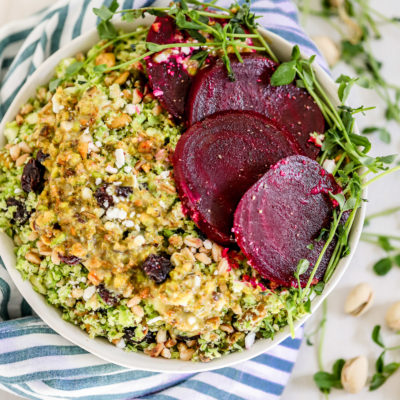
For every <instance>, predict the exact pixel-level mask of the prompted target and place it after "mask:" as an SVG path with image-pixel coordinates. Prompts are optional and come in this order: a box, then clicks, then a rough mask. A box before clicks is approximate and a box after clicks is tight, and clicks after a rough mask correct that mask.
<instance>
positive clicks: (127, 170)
mask: <svg viewBox="0 0 400 400" xmlns="http://www.w3.org/2000/svg"><path fill="white" fill-rule="evenodd" d="M124 171H125V172H126V173H127V174H129V173H131V172H132V167H131V166H130V165H126V166H125V167H124Z"/></svg>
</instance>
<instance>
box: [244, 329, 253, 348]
mask: <svg viewBox="0 0 400 400" xmlns="http://www.w3.org/2000/svg"><path fill="white" fill-rule="evenodd" d="M255 340H256V333H255V332H250V333H248V334H247V335H246V337H245V339H244V346H245V347H246V349H247V350H248V349H250V347H251V346H253V344H254V341H255Z"/></svg>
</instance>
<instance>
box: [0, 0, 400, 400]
mask: <svg viewBox="0 0 400 400" xmlns="http://www.w3.org/2000/svg"><path fill="white" fill-rule="evenodd" d="M52 3H53V1H51V0H0V26H3V24H5V23H6V22H9V21H12V20H16V19H20V18H24V17H25V16H27V15H29V14H31V13H33V12H35V11H37V10H39V9H41V8H42V7H45V6H46V5H49V4H52ZM372 5H373V6H374V7H376V8H377V9H379V10H380V11H381V12H383V13H386V15H392V16H394V15H397V16H400V2H399V1H398V0H381V1H379V0H372ZM307 29H308V31H309V32H310V33H311V34H321V30H323V32H325V33H326V32H327V30H326V28H325V26H323V27H322V25H321V24H319V23H315V22H314V20H309V21H308V27H307ZM382 32H383V33H384V37H385V39H384V40H383V41H381V42H380V43H379V44H378V45H377V46H375V48H374V53H375V54H376V55H377V56H378V57H379V58H380V59H382V60H383V61H384V69H383V72H384V74H385V76H387V77H390V79H391V80H392V82H393V83H395V84H397V85H400V75H399V71H400V52H399V43H398V40H399V39H398V38H399V35H400V26H398V27H394V26H385V27H384V28H382ZM341 72H343V73H349V71H348V70H347V69H346V68H345V67H344V66H339V67H338V68H337V69H335V71H334V75H335V77H336V76H338V75H339V74H340V73H341ZM351 103H352V104H353V105H361V104H362V105H365V106H371V105H376V106H378V109H377V110H376V111H372V112H369V113H368V115H367V116H366V117H361V118H360V122H359V124H360V126H366V125H378V124H382V125H386V126H387V127H388V128H389V129H390V131H391V132H392V136H393V142H392V144H391V145H389V146H388V145H384V144H382V143H380V142H379V141H375V140H374V153H375V154H389V153H390V154H391V153H399V152H400V128H399V127H398V126H396V125H395V124H393V123H389V124H387V123H385V120H384V119H383V117H382V112H381V111H382V109H381V107H382V104H381V102H380V101H379V100H377V99H376V97H375V96H374V94H373V93H371V92H369V91H366V90H363V89H358V90H356V91H355V93H354V94H353V96H352V98H351ZM399 183H400V176H399V175H397V176H390V177H388V178H386V179H384V180H382V181H380V182H377V183H376V184H375V185H374V186H373V187H371V189H370V195H369V202H370V204H369V209H368V212H369V213H373V212H376V211H380V210H382V209H385V208H388V207H393V206H397V205H400V204H399V200H398V199H399V198H400V185H399ZM369 230H370V231H374V232H392V233H396V232H397V234H398V232H399V231H400V214H399V215H395V216H392V217H389V218H383V219H378V220H376V221H375V222H374V223H373V224H372V225H371V227H369ZM383 255H384V254H383V253H382V251H380V250H379V249H377V248H374V247H373V246H370V245H366V244H364V243H361V244H360V246H359V247H358V249H357V251H356V254H355V256H354V259H353V262H352V265H351V267H350V268H349V270H348V272H347V273H346V275H345V276H344V278H343V280H342V282H341V283H340V284H339V286H338V288H337V289H336V290H335V291H334V293H333V294H332V295H331V296H330V297H329V299H328V310H329V311H328V323H327V335H326V342H325V346H324V352H323V353H324V362H325V365H326V368H329V369H330V368H331V366H332V363H333V362H334V360H336V359H337V358H349V357H354V356H356V355H359V354H365V355H366V356H367V357H368V358H369V360H370V363H371V366H370V372H371V373H372V372H373V366H372V363H373V362H374V361H375V359H376V357H377V356H378V355H379V349H378V348H377V347H376V346H375V345H374V344H373V343H372V341H371V339H370V334H371V331H372V328H373V326H374V325H375V324H383V323H384V320H383V316H384V312H385V310H386V308H387V306H388V305H389V304H390V303H391V302H393V301H398V300H400V292H399V289H398V288H399V284H400V269H398V268H395V269H394V270H393V271H391V272H390V274H389V275H388V276H386V277H383V278H380V277H376V276H375V275H374V274H373V272H372V265H373V263H374V262H375V261H376V260H377V259H378V258H379V257H381V256H383ZM362 281H366V282H369V283H370V284H371V285H372V286H373V287H374V288H375V290H376V301H375V305H374V307H373V308H372V309H371V310H370V311H369V312H368V313H367V314H366V315H364V316H362V317H360V318H359V319H355V318H353V317H349V316H346V315H345V314H344V313H343V311H342V309H343V303H344V298H345V296H346V294H347V292H348V291H349V289H350V288H351V287H352V286H354V285H355V284H357V283H359V282H362ZM318 317H319V313H317V314H316V315H315V316H314V317H313V318H312V319H311V321H310V322H309V324H308V326H307V327H306V331H311V330H312V326H313V325H315V323H316V322H317V321H318ZM384 334H386V336H388V338H391V339H395V338H394V335H393V334H390V333H389V332H387V331H386V330H384ZM397 342H400V340H399V339H398V337H397ZM393 357H394V358H395V359H396V360H397V361H400V352H397V354H393ZM316 371H317V362H316V349H315V347H309V346H307V345H306V344H305V343H303V345H302V348H301V350H300V354H299V357H298V362H297V364H296V366H295V369H294V373H293V376H292V378H291V381H290V383H289V385H288V387H287V388H286V389H285V392H284V394H283V397H282V400H313V399H319V398H321V396H320V394H319V392H318V390H317V389H316V387H315V385H314V383H313V381H312V375H313V374H314V373H315V372H316ZM18 398H19V397H16V396H13V395H10V394H8V393H5V392H1V391H0V399H1V400H15V399H18ZM330 399H331V400H347V399H349V400H350V399H354V400H361V399H362V400H398V399H400V372H397V373H396V374H395V375H394V376H393V377H392V378H391V379H390V380H389V381H388V382H387V383H386V384H385V385H384V386H383V387H382V388H381V389H380V390H378V391H377V392H372V393H370V392H368V391H367V390H364V391H363V392H362V393H361V394H358V395H346V394H343V392H341V391H334V392H333V393H332V395H331V396H330ZM221 400H223V399H221Z"/></svg>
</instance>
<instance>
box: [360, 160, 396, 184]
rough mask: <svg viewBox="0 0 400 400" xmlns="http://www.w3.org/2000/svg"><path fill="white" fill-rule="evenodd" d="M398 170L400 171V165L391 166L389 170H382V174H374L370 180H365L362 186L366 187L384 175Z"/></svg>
mask: <svg viewBox="0 0 400 400" xmlns="http://www.w3.org/2000/svg"><path fill="white" fill-rule="evenodd" d="M396 171H400V165H398V166H397V167H393V168H390V169H388V170H387V171H385V172H382V173H381V174H379V175H376V176H374V177H373V178H372V179H370V180H369V181H367V182H365V183H364V184H363V185H362V188H363V189H364V188H366V187H367V186H369V185H370V184H371V183H374V182H376V181H377V180H378V179H380V178H383V177H384V176H386V175H389V174H391V173H393V172H396Z"/></svg>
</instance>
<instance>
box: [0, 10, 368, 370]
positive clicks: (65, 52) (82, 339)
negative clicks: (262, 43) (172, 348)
mask: <svg viewBox="0 0 400 400" xmlns="http://www.w3.org/2000/svg"><path fill="white" fill-rule="evenodd" d="M153 19H154V17H151V16H148V17H146V18H145V19H140V20H139V21H137V22H134V23H124V22H119V23H116V25H117V27H118V28H120V29H124V30H129V29H133V28H135V27H137V26H138V25H149V24H151V23H152V21H153ZM260 32H261V33H262V35H263V36H264V37H265V39H266V40H267V41H268V42H269V44H270V46H271V48H272V50H273V51H274V52H275V54H276V55H277V57H278V59H279V60H281V61H286V60H288V59H290V55H291V51H292V45H291V44H290V43H289V42H287V41H286V40H284V39H282V38H281V37H279V36H277V35H276V34H274V33H271V32H268V31H266V30H264V29H260ZM98 40H99V38H98V35H97V31H96V29H93V30H92V31H90V32H88V33H85V34H84V35H82V36H79V37H78V38H76V39H74V40H73V41H72V42H71V43H69V44H68V45H67V46H65V47H63V48H62V49H60V50H58V51H57V52H56V53H54V54H53V55H52V56H51V57H49V58H48V59H47V60H46V61H45V62H44V63H43V64H42V65H41V66H40V67H39V68H38V69H37V70H36V71H35V72H34V74H32V76H31V77H30V78H29V79H28V80H27V82H26V83H25V85H24V86H23V87H22V89H21V90H20V91H19V93H18V95H17V96H16V97H15V99H14V101H13V102H12V104H11V106H10V108H9V109H8V111H7V113H6V115H5V116H4V118H3V121H2V123H1V125H0V145H4V142H5V139H4V134H3V131H4V127H5V124H6V123H7V122H9V121H11V120H13V119H14V118H15V116H16V115H17V113H18V110H19V108H20V106H21V105H22V104H24V103H25V102H26V101H27V100H28V99H29V98H30V97H33V96H34V94H35V90H36V88H37V87H38V86H40V85H43V84H46V83H48V82H49V80H50V79H51V77H52V76H53V73H54V68H55V67H56V66H57V64H58V63H59V61H60V60H61V59H63V58H65V57H70V56H73V55H75V54H76V53H78V52H81V51H83V52H85V51H87V50H89V49H90V48H91V47H92V46H93V45H94V44H95V43H96V42H97V41H98ZM315 72H316V76H317V78H318V80H319V82H320V83H321V85H322V86H323V87H324V88H325V90H326V91H327V93H328V94H329V97H330V98H331V100H332V101H333V102H334V104H338V99H337V94H336V93H337V87H336V85H335V83H334V82H333V81H332V80H331V78H330V77H329V76H328V74H327V73H326V72H324V71H323V70H322V68H320V67H319V66H318V65H315ZM365 197H366V193H364V195H363V198H365ZM364 217H365V202H363V205H362V207H361V208H360V209H359V210H358V212H357V215H356V218H355V222H354V225H353V228H352V231H351V233H350V240H349V242H350V243H349V244H350V247H351V249H352V251H351V253H350V255H348V256H347V257H345V258H343V259H341V260H340V262H339V264H338V266H337V268H336V270H335V272H334V274H333V276H332V278H331V279H330V281H329V282H328V283H327V284H326V286H325V290H324V292H323V294H322V295H321V296H317V297H316V298H314V299H313V300H312V310H313V311H315V310H316V309H317V307H318V306H319V305H320V304H321V302H322V301H323V300H324V299H325V298H326V297H327V296H328V294H329V293H330V292H331V291H332V290H333V288H334V287H335V286H336V285H337V283H338V282H339V280H340V278H341V277H342V275H343V274H344V272H345V271H346V268H347V267H348V266H349V263H350V261H351V258H352V256H353V254H354V251H355V249H356V246H357V244H358V242H359V239H360V235H361V230H362V226H363V222H364ZM0 235H1V236H0V255H1V257H2V259H3V261H4V264H5V265H6V267H7V270H8V272H9V274H10V276H11V278H12V279H13V281H14V283H15V285H16V286H17V288H18V290H19V291H20V292H21V294H22V296H23V297H24V298H25V299H26V301H27V302H28V303H29V304H30V306H31V307H32V308H33V309H34V310H35V312H36V313H37V314H38V315H39V317H40V318H41V319H42V320H43V321H45V322H46V323H47V324H48V325H49V326H50V327H51V328H52V329H54V330H55V331H56V332H57V333H59V334H60V335H61V336H63V337H64V338H66V339H68V340H70V341H71V342H72V343H74V344H76V345H78V346H80V347H82V348H83V349H85V350H87V351H89V352H90V353H92V354H94V355H96V356H98V357H100V358H102V359H104V360H106V361H109V362H112V363H114V364H118V365H121V366H124V367H128V368H132V369H141V370H147V371H156V372H180V373H182V372H185V373H194V372H200V371H209V370H212V369H216V368H223V367H227V366H230V365H233V364H236V363H239V362H242V361H245V360H247V359H250V358H252V357H255V356H257V355H259V354H261V353H264V352H266V351H268V350H269V349H271V348H272V347H274V346H276V345H277V344H278V343H280V342H281V341H283V340H284V339H285V338H287V337H288V336H289V335H290V332H289V327H286V328H285V329H283V330H282V331H281V332H279V333H277V334H276V336H275V338H274V339H273V340H270V339H261V340H257V341H256V342H255V343H254V345H253V346H252V347H251V348H250V349H249V350H245V351H243V352H240V353H239V352H236V353H232V354H228V355H225V356H223V357H221V358H219V359H215V360H212V361H211V362H209V363H192V362H187V361H180V360H167V359H164V358H151V357H149V356H146V355H145V354H143V353H133V352H126V351H124V350H122V349H118V348H117V347H115V346H114V345H112V344H111V343H109V342H108V341H107V340H105V339H102V338H96V339H90V338H89V336H88V335H87V334H86V333H85V332H84V331H82V330H81V329H80V328H78V327H77V326H75V325H73V324H71V323H69V322H66V321H64V320H63V319H62V318H61V313H60V312H59V311H58V310H57V309H56V308H55V307H53V306H51V305H49V304H47V302H46V300H45V298H44V297H43V296H42V295H40V294H38V293H37V292H35V291H34V290H33V288H32V286H31V284H30V282H29V281H24V280H23V279H22V277H21V275H20V273H19V272H18V271H17V270H16V268H15V263H16V260H15V255H14V252H13V248H14V246H13V243H12V241H11V239H10V238H8V236H6V235H5V234H4V233H0ZM310 315H311V314H308V315H306V316H305V317H303V318H302V319H301V320H299V321H296V322H295V327H296V328H297V327H299V326H300V325H302V324H303V323H304V322H305V321H306V320H307V319H308V318H309V317H310Z"/></svg>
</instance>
